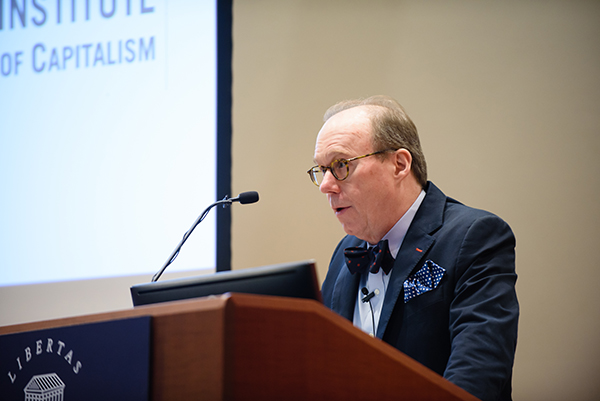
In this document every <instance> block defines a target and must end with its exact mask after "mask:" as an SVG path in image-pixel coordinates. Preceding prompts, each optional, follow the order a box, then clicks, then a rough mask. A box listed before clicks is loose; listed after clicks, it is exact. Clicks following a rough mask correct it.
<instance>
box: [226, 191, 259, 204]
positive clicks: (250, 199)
mask: <svg viewBox="0 0 600 401" xmlns="http://www.w3.org/2000/svg"><path fill="white" fill-rule="evenodd" d="M232 202H240V203H241V204H242V205H247V204H249V203H256V202H258V192H256V191H248V192H242V193H241V194H239V195H238V196H237V197H236V198H231V199H229V203H232Z"/></svg>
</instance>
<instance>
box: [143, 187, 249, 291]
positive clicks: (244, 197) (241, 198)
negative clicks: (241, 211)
mask: <svg viewBox="0 0 600 401" xmlns="http://www.w3.org/2000/svg"><path fill="white" fill-rule="evenodd" d="M233 202H240V203H241V204H242V205H245V204H247V203H255V202H258V192H255V191H250V192H242V193H241V194H239V195H238V196H237V197H235V198H229V197H228V196H227V195H225V197H224V198H223V199H221V200H220V201H216V202H215V203H213V204H212V205H210V206H209V207H207V208H206V210H204V212H202V214H201V215H200V216H198V218H197V219H196V221H195V222H194V224H192V227H191V228H190V229H189V230H187V232H186V233H185V234H184V235H183V238H182V240H181V242H179V245H177V247H176V248H175V250H174V251H173V253H172V254H171V256H170V257H169V259H167V261H166V262H165V264H164V265H163V267H161V268H160V270H159V271H158V272H157V273H156V274H155V275H154V276H153V277H152V282H155V281H158V279H159V278H160V276H162V274H163V273H164V271H165V270H166V268H167V267H168V266H169V265H170V264H171V263H173V261H174V260H175V259H176V258H177V255H179V251H180V250H181V247H182V246H183V244H185V241H187V239H188V238H189V237H190V235H192V232H193V231H194V229H195V228H196V226H197V225H198V224H200V223H201V222H202V220H204V219H205V218H206V216H207V215H208V212H209V211H210V209H212V208H213V207H215V206H217V205H223V207H227V206H229V205H231V204H232V203H233Z"/></svg>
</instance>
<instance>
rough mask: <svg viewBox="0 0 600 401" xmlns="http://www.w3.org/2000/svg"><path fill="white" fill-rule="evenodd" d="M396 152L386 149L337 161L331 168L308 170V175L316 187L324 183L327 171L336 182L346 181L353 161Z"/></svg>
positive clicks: (323, 167) (315, 167) (317, 167)
mask: <svg viewBox="0 0 600 401" xmlns="http://www.w3.org/2000/svg"><path fill="white" fill-rule="evenodd" d="M396 150H397V149H385V150H380V151H378V152H373V153H369V154H366V155H362V156H356V157H353V158H352V159H337V160H334V161H332V162H331V164H330V165H329V166H314V167H312V168H311V169H310V170H308V171H307V173H308V175H309V176H310V180H311V181H312V182H313V184H315V185H316V186H321V183H322V182H323V179H324V178H325V173H327V170H329V171H331V174H332V175H333V177H334V178H335V179H336V180H338V181H344V180H345V179H346V178H348V176H349V175H350V165H349V163H350V162H351V161H354V160H358V159H362V158H364V157H369V156H373V155H378V154H380V153H384V152H393V151H396Z"/></svg>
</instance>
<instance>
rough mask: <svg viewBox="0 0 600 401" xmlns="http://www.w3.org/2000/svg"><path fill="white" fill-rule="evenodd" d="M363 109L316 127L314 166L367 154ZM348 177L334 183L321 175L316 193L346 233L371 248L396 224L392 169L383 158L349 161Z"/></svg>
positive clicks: (328, 175)
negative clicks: (363, 241)
mask: <svg viewBox="0 0 600 401" xmlns="http://www.w3.org/2000/svg"><path fill="white" fill-rule="evenodd" d="M369 116H370V114H369V108H368V106H360V107H354V108H351V109H348V110H344V111H342V112H340V113H338V114H335V115H334V116H332V117H331V118H330V119H329V120H327V122H325V124H324V125H323V127H322V128H321V131H320V132H319V135H318V137H317V144H316V146H315V163H317V164H318V165H320V166H329V165H330V164H331V162H332V161H334V160H337V159H350V158H353V157H356V156H361V155H364V154H367V153H371V152H374V151H378V150H381V149H373V145H372V143H371V142H372V140H371V133H372V127H371V121H370V117H369ZM349 166H350V174H349V176H348V178H346V179H345V180H344V181H338V180H336V179H335V177H333V175H332V174H331V172H330V171H327V173H326V174H325V176H324V178H323V182H322V183H321V185H320V187H319V189H320V190H321V192H323V193H324V194H326V195H327V199H328V200H329V205H330V206H331V208H332V209H333V211H334V213H335V215H336V217H337V218H338V220H339V221H340V223H341V224H342V227H343V228H344V231H345V232H346V233H347V234H350V235H354V236H356V237H358V238H360V239H363V240H366V241H368V242H370V243H372V244H374V243H377V242H378V241H379V240H381V238H382V237H383V236H384V235H385V234H386V233H387V232H388V231H389V230H390V229H391V228H392V226H393V225H394V224H395V222H396V219H395V217H394V214H393V213H392V210H393V206H394V205H392V204H391V203H393V202H390V196H388V195H391V192H392V191H393V189H394V185H395V182H394V180H393V172H394V165H393V163H392V162H391V160H390V157H389V155H388V156H387V157H386V159H385V160H384V161H383V162H382V161H381V159H380V158H379V157H378V156H370V157H366V158H364V159H359V160H355V161H351V162H350V164H349Z"/></svg>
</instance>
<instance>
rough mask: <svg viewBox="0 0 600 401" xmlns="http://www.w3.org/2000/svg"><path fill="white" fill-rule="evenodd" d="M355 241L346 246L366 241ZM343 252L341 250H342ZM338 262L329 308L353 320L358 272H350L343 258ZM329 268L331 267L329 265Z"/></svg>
mask: <svg viewBox="0 0 600 401" xmlns="http://www.w3.org/2000/svg"><path fill="white" fill-rule="evenodd" d="M354 241H356V243H349V244H346V247H348V246H365V244H366V242H365V241H361V240H359V239H355V240H354ZM342 252H343V251H342ZM338 263H340V264H341V266H340V273H339V274H338V276H337V280H336V281H335V286H334V288H333V294H332V298H331V309H332V310H334V311H335V312H337V313H338V314H339V315H341V316H343V317H345V318H346V319H348V320H350V321H353V320H354V307H355V306H356V297H357V294H358V285H359V284H360V274H352V273H350V270H348V268H347V267H346V262H345V259H344V258H342V260H341V261H339V262H338ZM330 268H331V267H330Z"/></svg>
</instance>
